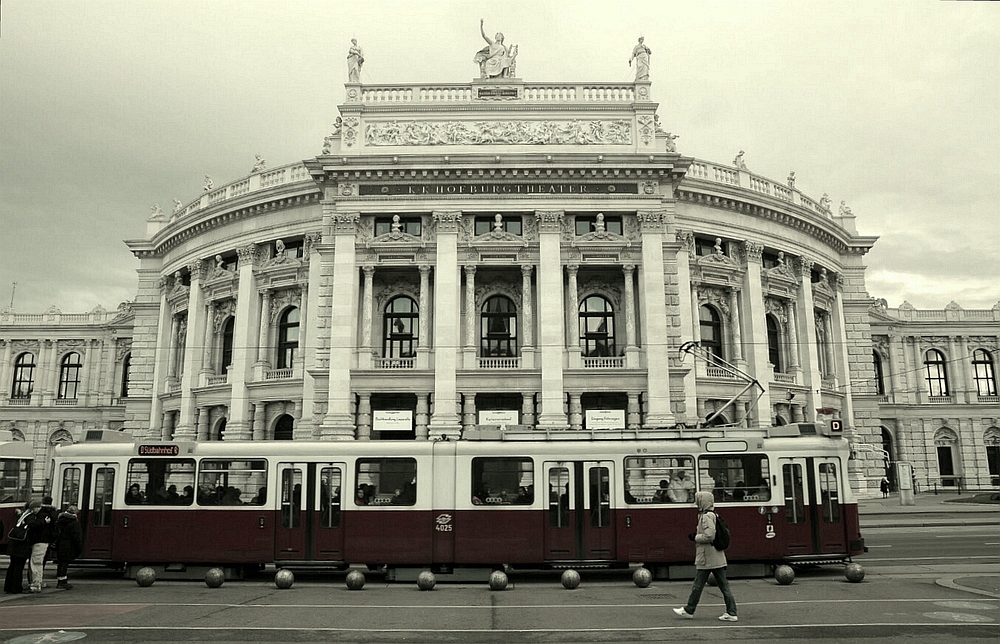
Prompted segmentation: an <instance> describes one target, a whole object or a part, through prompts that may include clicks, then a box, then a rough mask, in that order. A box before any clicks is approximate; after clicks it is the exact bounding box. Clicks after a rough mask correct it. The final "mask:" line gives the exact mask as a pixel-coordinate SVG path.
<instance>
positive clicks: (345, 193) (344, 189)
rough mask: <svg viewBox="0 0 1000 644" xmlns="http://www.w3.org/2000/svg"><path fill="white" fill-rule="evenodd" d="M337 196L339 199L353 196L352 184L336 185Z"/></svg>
mask: <svg viewBox="0 0 1000 644" xmlns="http://www.w3.org/2000/svg"><path fill="white" fill-rule="evenodd" d="M337 194H339V195H340V196H341V197H350V196H351V195H353V194H354V184H352V183H338V184H337Z"/></svg>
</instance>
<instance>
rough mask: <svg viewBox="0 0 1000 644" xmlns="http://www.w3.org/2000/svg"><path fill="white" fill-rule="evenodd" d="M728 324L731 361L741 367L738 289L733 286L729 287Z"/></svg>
mask: <svg viewBox="0 0 1000 644" xmlns="http://www.w3.org/2000/svg"><path fill="white" fill-rule="evenodd" d="M729 324H730V326H731V330H732V341H733V344H732V346H733V361H734V362H735V363H736V365H737V366H740V367H742V363H743V362H744V359H743V336H742V334H741V333H740V291H739V289H737V288H735V287H733V288H730V289H729ZM765 339H766V335H765Z"/></svg>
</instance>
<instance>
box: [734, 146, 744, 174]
mask: <svg viewBox="0 0 1000 644" xmlns="http://www.w3.org/2000/svg"><path fill="white" fill-rule="evenodd" d="M743 154H744V153H743V150H740V153H739V154H737V155H736V158H735V159H733V165H734V166H736V169H737V170H746V169H747V164H746V162H745V161H743Z"/></svg>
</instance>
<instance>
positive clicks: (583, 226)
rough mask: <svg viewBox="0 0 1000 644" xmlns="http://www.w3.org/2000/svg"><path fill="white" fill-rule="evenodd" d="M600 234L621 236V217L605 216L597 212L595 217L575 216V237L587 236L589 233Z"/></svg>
mask: <svg viewBox="0 0 1000 644" xmlns="http://www.w3.org/2000/svg"><path fill="white" fill-rule="evenodd" d="M602 232H608V233H614V234H616V235H621V234H622V218H621V215H605V214H604V213H600V212H599V213H597V214H596V215H577V216H576V234H577V235H589V234H590V233H602Z"/></svg>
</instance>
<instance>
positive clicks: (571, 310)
mask: <svg viewBox="0 0 1000 644" xmlns="http://www.w3.org/2000/svg"><path fill="white" fill-rule="evenodd" d="M579 271H580V267H579V266H578V265H577V264H567V265H566V301H567V304H566V315H567V316H568V322H569V338H568V340H569V342H567V343H566V345H567V346H568V347H569V355H570V356H571V358H570V360H571V365H572V366H575V367H579V366H581V365H580V364H573V362H577V363H579V358H580V357H581V353H580V352H581V351H582V349H581V348H580V288H579V286H578V285H577V281H576V276H577V273H578V272H579Z"/></svg>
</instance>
